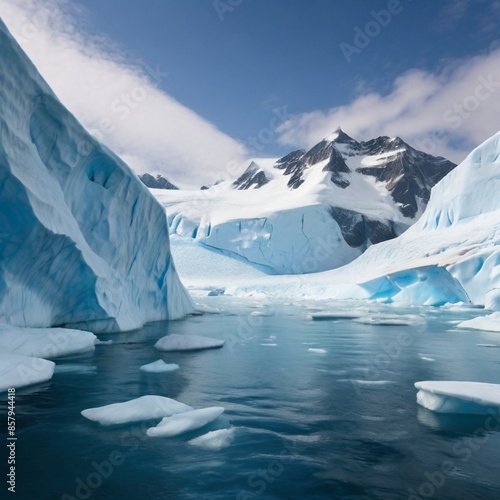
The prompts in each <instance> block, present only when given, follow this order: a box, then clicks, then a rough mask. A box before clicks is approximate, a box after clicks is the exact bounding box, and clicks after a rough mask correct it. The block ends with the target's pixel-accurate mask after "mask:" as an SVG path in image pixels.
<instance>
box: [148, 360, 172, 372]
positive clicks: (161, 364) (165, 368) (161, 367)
mask: <svg viewBox="0 0 500 500" xmlns="http://www.w3.org/2000/svg"><path fill="white" fill-rule="evenodd" d="M178 369H179V365H176V364H175V363H165V361H163V359H159V360H158V361H154V362H153V363H148V364H147V365H142V366H141V367H140V368H139V370H141V371H143V372H147V373H165V372H173V371H175V370H178Z"/></svg>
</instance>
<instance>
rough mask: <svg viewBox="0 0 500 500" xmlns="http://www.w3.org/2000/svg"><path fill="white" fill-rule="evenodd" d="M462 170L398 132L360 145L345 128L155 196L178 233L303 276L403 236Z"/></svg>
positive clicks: (276, 270)
mask: <svg viewBox="0 0 500 500" xmlns="http://www.w3.org/2000/svg"><path fill="white" fill-rule="evenodd" d="M454 167H455V164H453V163H451V162H449V161H447V160H445V159H444V158H437V157H433V156H431V155H427V154H425V153H422V152H420V151H417V150H415V149H413V148H412V147H411V146H409V145H408V144H406V143H405V142H404V141H402V140H401V139H399V138H397V137H396V138H392V139H391V138H389V137H385V136H384V137H379V138H377V139H374V140H372V141H368V142H357V141H355V140H354V139H352V138H350V137H349V136H348V135H347V134H345V133H344V132H342V131H341V130H340V129H339V130H337V131H336V132H335V133H334V134H332V135H330V136H329V137H327V138H325V139H324V140H323V141H321V142H320V143H318V144H317V145H316V146H314V147H313V148H311V149H310V150H309V151H307V152H306V151H303V150H300V151H294V152H292V153H290V154H288V155H286V156H284V157H283V158H281V159H278V160H276V159H257V160H254V161H252V162H251V163H250V165H249V167H248V168H247V170H246V171H245V172H244V173H243V174H242V175H241V176H240V177H238V178H237V179H236V180H235V181H232V180H225V181H222V182H218V183H216V184H215V185H213V186H211V187H210V188H207V189H204V190H201V191H192V192H186V191H175V192H174V191H169V192H165V191H164V190H154V191H153V193H154V194H155V196H157V198H158V199H159V200H160V201H161V202H162V203H163V204H164V206H165V207H167V208H168V211H169V214H170V215H169V228H170V232H171V234H177V235H179V236H182V237H186V238H193V239H196V240H197V241H198V242H200V243H201V244H203V245H206V246H208V247H210V248H212V249H217V250H221V251H223V252H225V253H226V254H227V255H232V256H237V257H239V258H242V259H244V260H245V261H247V262H249V263H251V264H253V265H256V266H260V267H261V268H264V269H265V270H267V272H268V273H269V274H304V273H312V272H319V271H324V270H329V269H334V268H338V267H341V266H343V265H345V264H347V263H349V262H351V261H353V260H354V259H356V258H357V257H359V255H361V254H362V253H363V252H364V251H365V250H366V249H367V248H368V247H369V246H371V245H372V244H375V243H379V242H381V241H386V240H389V239H392V238H395V237H396V236H398V235H399V234H401V233H403V232H404V231H405V230H406V229H407V228H408V227H409V226H411V225H412V224H413V223H415V221H416V220H418V218H419V217H420V215H421V214H422V212H423V209H424V207H425V205H426V203H427V201H428V198H429V193H430V188H431V187H432V186H434V185H435V183H436V182H437V181H438V180H440V179H441V178H442V177H443V176H444V175H446V174H447V173H448V172H449V171H450V170H452V169H453V168H454Z"/></svg>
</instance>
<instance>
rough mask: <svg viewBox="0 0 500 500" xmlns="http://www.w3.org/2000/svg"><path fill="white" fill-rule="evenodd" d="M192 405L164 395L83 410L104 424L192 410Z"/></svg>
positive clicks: (84, 413) (85, 414)
mask: <svg viewBox="0 0 500 500" xmlns="http://www.w3.org/2000/svg"><path fill="white" fill-rule="evenodd" d="M192 410H193V408H192V407H191V406H188V405H185V404H184V403H180V402H179V401H176V400H175V399H171V398H167V397H164V396H150V395H148V396H142V397H140V398H136V399H131V400H130V401H125V402H124V403H113V404H110V405H106V406H100V407H97V408H89V409H87V410H83V411H82V412H81V413H82V415H83V416H84V417H85V418H87V419H89V420H92V421H94V422H99V423H100V424H102V425H115V424H127V423H130V422H140V421H142V420H151V419H154V418H163V417H169V416H171V415H174V414H176V413H183V412H190V411H192Z"/></svg>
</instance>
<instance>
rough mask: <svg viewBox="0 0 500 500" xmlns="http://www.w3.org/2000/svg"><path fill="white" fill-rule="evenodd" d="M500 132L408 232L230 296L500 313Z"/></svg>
mask: <svg viewBox="0 0 500 500" xmlns="http://www.w3.org/2000/svg"><path fill="white" fill-rule="evenodd" d="M498 193H500V132H498V133H497V134H496V135H494V136H493V137H491V138H490V139H488V140H487V141H485V142H484V143H483V144H481V145H480V146H479V147H478V148H476V149H475V150H474V151H473V152H472V153H471V154H470V155H469V156H468V157H467V158H466V159H465V160H464V161H463V162H462V163H461V164H460V165H459V166H458V167H457V168H456V169H454V170H453V171H452V172H450V173H449V174H448V175H447V176H446V177H445V178H444V179H442V180H441V181H440V182H439V183H438V184H437V185H436V186H435V187H434V189H433V190H432V193H431V197H430V200H429V203H428V206H427V209H426V211H425V213H424V214H423V216H422V217H421V218H420V220H419V221H418V222H417V223H416V224H415V225H413V226H412V227H411V228H410V229H408V231H406V232H405V233H404V234H402V235H401V236H399V237H398V238H396V239H393V240H391V241H386V242H383V243H380V244H378V245H374V246H372V247H370V248H369V249H368V250H367V251H366V252H365V253H364V254H363V255H361V256H360V257H359V258H358V259H356V260H355V261H354V262H352V263H350V264H348V265H346V266H344V267H342V268H340V269H335V270H332V271H327V272H323V273H317V274H312V275H307V276H300V277H297V279H296V280H295V281H293V282H292V281H291V280H290V279H287V280H286V281H285V280H283V279H282V277H259V278H258V279H254V282H253V283H246V284H241V285H236V286H233V287H232V289H231V290H228V292H229V293H234V294H248V293H255V292H260V293H267V294H270V295H275V296H286V297H309V298H324V297H329V298H343V299H346V298H358V299H361V298H369V299H379V300H384V299H385V300H403V301H405V302H409V303H412V304H429V305H441V304H444V303H446V302H458V301H471V302H472V303H474V304H478V305H484V306H485V307H486V308H488V309H492V310H500V196H499V195H498Z"/></svg>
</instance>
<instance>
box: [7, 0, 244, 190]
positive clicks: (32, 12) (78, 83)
mask: <svg viewBox="0 0 500 500" xmlns="http://www.w3.org/2000/svg"><path fill="white" fill-rule="evenodd" d="M82 14H84V13H82V12H81V11H79V10H78V8H77V6H76V5H75V4H74V3H73V2H72V1H71V0H16V1H15V2H13V1H12V0H0V16H1V17H2V18H3V20H4V22H5V23H6V24H7V26H8V27H9V29H10V30H11V32H12V34H13V35H14V36H15V37H16V39H17V41H18V42H19V43H20V45H21V46H22V47H23V49H24V50H25V51H26V52H27V54H28V55H29V56H30V58H31V59H32V61H33V62H34V63H35V65H36V66H37V68H38V69H39V70H40V72H41V73H42V75H43V76H44V78H45V79H46V80H47V81H48V83H49V84H50V85H51V86H52V88H53V89H54V91H55V93H56V94H57V95H58V97H59V98H60V99H61V101H62V102H63V103H64V104H65V105H66V106H67V107H68V109H69V110H70V111H71V112H73V113H74V114H75V116H76V117H77V118H78V119H79V120H80V121H81V122H82V124H83V125H84V126H85V127H86V128H87V129H88V130H89V131H90V132H91V133H93V134H95V135H96V136H97V137H99V138H100V139H101V140H102V142H104V143H105V144H106V145H108V146H109V147H111V148H112V149H113V150H114V151H115V152H116V153H118V154H119V155H120V156H122V157H123V159H124V160H125V161H127V162H128V163H129V164H130V166H131V167H132V168H134V169H135V170H136V171H137V172H139V173H142V172H146V171H153V170H154V171H161V172H164V173H165V175H166V176H167V177H168V178H169V179H170V180H172V182H174V183H178V184H180V185H181V186H184V187H188V186H189V187H199V186H201V185H202V184H206V183H210V182H213V181H214V180H215V179H218V178H221V177H223V173H224V171H225V169H226V166H227V165H228V164H229V165H232V166H233V167H232V168H233V169H234V163H233V162H237V163H242V165H243V162H244V161H245V157H246V153H247V152H246V149H245V147H244V146H243V145H241V144H240V143H239V142H238V141H236V140H234V139H233V138H231V137H229V136H228V135H226V134H224V133H222V132H221V131H220V130H218V129H217V128H216V127H215V126H214V125H213V124H211V123H210V122H208V121H207V120H205V119H203V118H202V117H200V116H199V115H197V114H196V113H195V112H194V111H192V110H190V109H189V108H187V107H185V106H183V105H182V104H181V103H179V102H178V101H176V100H175V99H174V98H173V97H172V96H170V95H168V94H167V93H165V92H164V91H162V90H161V89H160V88H159V85H160V83H162V81H163V80H164V79H165V78H168V73H167V72H168V68H160V67H155V68H147V67H145V66H138V65H132V64H130V63H129V62H128V58H127V57H126V56H125V55H124V53H123V52H122V51H120V49H119V48H118V47H117V46H116V44H114V43H113V42H112V41H110V40H108V39H106V38H105V37H96V36H91V35H90V34H88V33H86V32H85V31H83V30H82V28H81V27H80V25H81V24H82V23H81V22H79V21H78V20H79V18H80V17H81V16H82ZM172 50H175V48H172Z"/></svg>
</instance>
